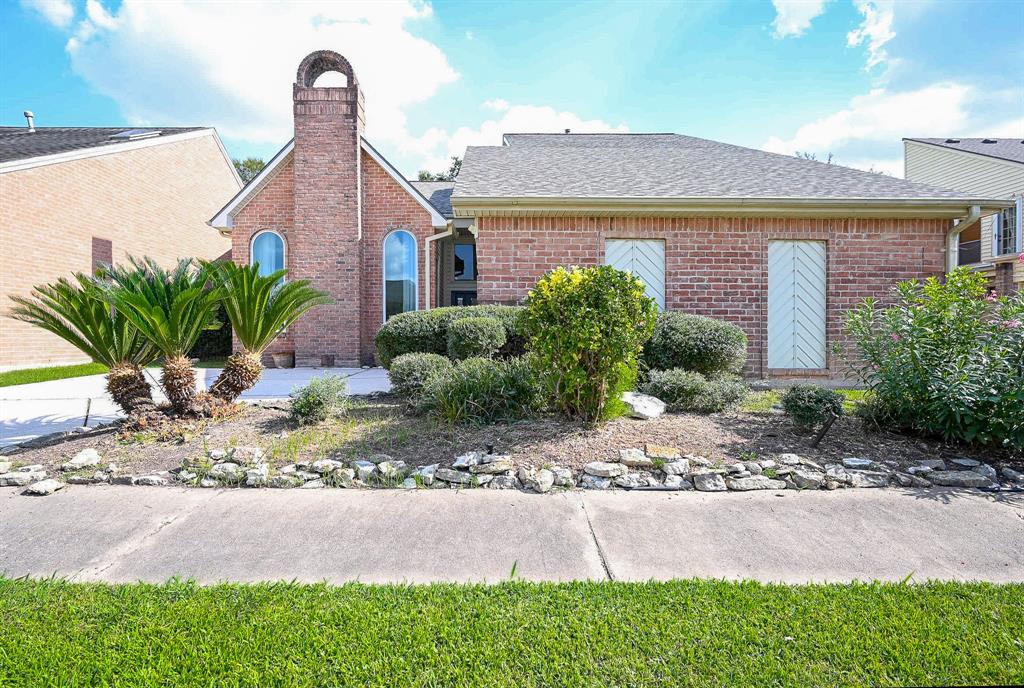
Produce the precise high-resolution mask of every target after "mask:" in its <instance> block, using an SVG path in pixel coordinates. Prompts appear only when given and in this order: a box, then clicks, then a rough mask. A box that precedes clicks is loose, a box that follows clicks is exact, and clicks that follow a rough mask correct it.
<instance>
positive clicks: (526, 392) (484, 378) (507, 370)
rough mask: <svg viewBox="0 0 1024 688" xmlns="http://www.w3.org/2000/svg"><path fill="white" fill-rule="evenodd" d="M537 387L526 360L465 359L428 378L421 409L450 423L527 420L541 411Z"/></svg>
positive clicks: (532, 372)
mask: <svg viewBox="0 0 1024 688" xmlns="http://www.w3.org/2000/svg"><path fill="white" fill-rule="evenodd" d="M540 390H541V386H540V384H539V382H538V377H537V375H536V373H535V369H534V367H533V365H532V363H531V361H530V360H529V359H528V358H526V357H523V358H511V359H508V360H494V359H490V358H467V359H466V360H464V361H460V362H458V363H457V364H455V365H454V366H453V367H452V369H451V370H449V371H448V372H447V373H442V374H440V375H437V376H435V377H432V378H431V379H430V380H429V381H428V382H427V385H426V387H425V388H424V390H423V396H422V402H421V408H423V409H424V410H426V411H430V412H432V413H434V414H435V415H437V416H438V417H440V418H442V419H444V420H447V421H450V422H471V423H494V422H497V421H501V420H515V419H518V418H527V417H529V416H531V415H533V414H534V413H536V412H537V410H538V409H539V408H540V407H541V403H542V399H541V391H540Z"/></svg>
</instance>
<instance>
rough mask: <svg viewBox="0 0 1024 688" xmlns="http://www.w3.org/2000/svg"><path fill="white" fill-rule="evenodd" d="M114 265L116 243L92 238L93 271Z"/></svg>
mask: <svg viewBox="0 0 1024 688" xmlns="http://www.w3.org/2000/svg"><path fill="white" fill-rule="evenodd" d="M113 264H114V243H113V242H112V241H111V240H110V239H101V238H99V237H93V238H92V271H93V272H96V270H97V269H99V268H100V267H102V266H105V265H113Z"/></svg>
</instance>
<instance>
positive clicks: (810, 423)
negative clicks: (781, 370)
mask: <svg viewBox="0 0 1024 688" xmlns="http://www.w3.org/2000/svg"><path fill="white" fill-rule="evenodd" d="M782 410H783V411H785V412H786V415H788V416H789V417H790V418H791V419H792V420H793V424H794V425H796V426H797V427H799V428H804V429H812V428H816V427H818V426H820V425H823V424H824V423H825V422H826V421H827V420H828V419H829V418H831V417H832V416H841V415H843V395H842V394H840V393H839V392H837V391H835V390H834V389H826V388H825V387H820V386H818V385H797V386H796V387H790V388H789V389H788V390H787V391H786V393H785V394H783V395H782Z"/></svg>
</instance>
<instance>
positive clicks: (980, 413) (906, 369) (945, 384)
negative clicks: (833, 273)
mask: <svg viewBox="0 0 1024 688" xmlns="http://www.w3.org/2000/svg"><path fill="white" fill-rule="evenodd" d="M896 297H897V303H896V305H895V306H893V307H891V308H884V309H883V308H881V307H879V305H878V304H877V303H876V302H875V301H874V300H873V299H868V300H866V301H865V302H864V303H862V304H861V305H860V306H858V307H857V308H855V309H853V310H852V311H850V312H849V313H848V314H847V323H846V327H847V331H848V333H849V334H850V335H851V336H852V338H853V341H854V343H855V345H856V352H857V354H859V360H858V361H855V362H854V364H853V365H854V369H855V370H856V372H857V373H858V375H859V376H860V377H861V379H862V380H863V381H864V382H865V384H866V385H867V386H868V388H869V389H870V391H871V395H870V407H871V417H872V418H873V419H875V420H877V421H880V422H883V423H885V424H889V425H893V426H896V427H900V428H904V429H909V430H915V431H919V432H924V433H927V434H933V435H941V436H942V437H944V438H946V439H950V440H963V441H966V442H970V443H972V444H980V445H994V446H1001V447H1010V448H1014V449H1017V450H1024V412H1022V411H1021V409H1024V295H1021V294H1017V295H1015V296H1012V297H1005V296H998V295H995V294H992V293H988V294H987V293H986V282H985V278H984V277H982V276H981V275H979V274H978V273H975V272H971V271H969V270H967V269H964V268H958V269H957V270H955V271H953V272H951V273H950V274H949V275H948V276H947V279H946V281H945V282H944V283H943V282H940V281H938V280H937V279H935V278H930V279H928V280H926V281H925V282H923V283H921V282H918V281H912V282H903V283H901V284H900V285H898V286H897V287H896Z"/></svg>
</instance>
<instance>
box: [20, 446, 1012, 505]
mask: <svg viewBox="0 0 1024 688" xmlns="http://www.w3.org/2000/svg"><path fill="white" fill-rule="evenodd" d="M102 464H103V457H102V456H101V455H100V454H99V453H98V452H97V451H96V450H95V449H91V448H90V449H85V450H82V451H81V452H79V453H78V454H76V455H75V456H74V457H72V458H71V459H70V460H69V461H67V462H66V463H64V464H63V465H61V471H62V473H61V475H60V476H58V477H60V478H63V481H61V480H58V479H55V478H52V477H50V476H48V475H47V472H46V471H45V470H44V469H43V466H41V465H32V466H18V467H15V466H14V464H13V462H12V461H10V460H6V459H5V460H0V487H19V488H24V491H23V493H24V494H32V495H48V494H53V493H54V492H56V491H57V490H59V489H61V488H63V487H64V485H65V484H71V485H92V484H117V485H151V486H161V485H170V484H172V483H173V484H177V485H181V486H187V487H199V488H217V487H251V488H274V489H290V488H303V489H321V488H328V487H334V488H346V489H355V488H401V489H405V490H415V489H438V488H440V489H444V488H457V489H465V488H488V489H496V490H526V491H530V492H537V493H541V494H543V493H547V492H552V491H555V490H565V489H573V488H579V489H584V490H611V489H623V490H664V491H681V490H696V491H699V492H746V491H751V490H836V489H842V488H878V487H890V486H893V487H904V488H919V489H927V488H931V487H932V486H935V485H937V486H943V487H957V488H971V489H983V490H989V491H994V490H1007V491H1009V490H1014V491H1017V490H1024V473H1021V472H1019V471H1016V470H1014V469H1012V468H1007V467H1004V468H1002V469H1001V470H1000V471H997V470H996V468H995V467H993V466H991V465H989V464H985V463H981V462H979V461H976V460H974V459H966V458H955V459H950V460H948V461H944V460H942V459H929V460H925V461H922V462H920V463H919V464H918V465H916V466H910V467H899V466H898V464H896V463H895V462H884V461H883V462H877V461H869V460H866V459H861V458H858V457H847V458H844V459H843V460H842V462H841V463H828V464H825V465H824V466H822V465H819V464H818V463H816V462H814V461H811V460H810V459H805V458H803V457H801V456H799V455H798V454H792V453H788V454H779V455H778V456H776V457H775V458H770V459H759V458H745V460H743V461H734V462H723V461H714V460H712V459H709V458H707V457H703V456H697V455H693V454H687V455H683V454H681V453H680V451H679V450H678V449H677V448H675V447H665V446H658V445H653V444H650V445H646V446H645V447H644V448H643V449H641V448H637V447H630V448H626V449H622V450H620V451H619V452H618V453H617V456H616V457H615V458H614V459H611V460H607V461H592V462H590V463H588V464H586V465H585V466H584V467H583V470H582V471H581V472H579V473H574V472H573V471H572V470H571V469H570V468H568V467H564V466H553V465H539V466H535V465H516V464H515V463H514V461H513V459H512V457H511V456H510V455H506V454H497V453H486V452H467V453H465V454H460V455H459V456H456V457H454V459H453V461H452V463H451V465H450V466H443V465H441V463H435V464H431V465H427V466H419V467H415V468H412V467H409V466H407V465H406V463H405V462H404V461H401V460H398V459H395V458H392V457H391V456H388V455H386V454H375V455H371V456H367V457H366V458H364V459H357V460H353V461H342V460H340V459H338V458H323V459H317V460H301V461H296V462H295V463H292V464H288V465H285V466H280V467H277V468H275V467H274V466H272V465H271V464H270V463H269V462H268V461H267V456H266V453H265V452H264V451H263V450H262V449H260V448H258V447H228V448H215V449H210V450H208V451H207V452H206V456H205V457H203V458H202V459H200V460H189V461H186V462H184V463H183V465H182V466H181V468H180V469H176V470H172V471H160V472H156V473H151V474H144V475H130V474H124V473H122V472H121V471H120V470H119V469H118V467H117V466H116V465H115V464H113V463H108V464H107V465H106V466H102ZM887 464H891V465H887Z"/></svg>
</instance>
